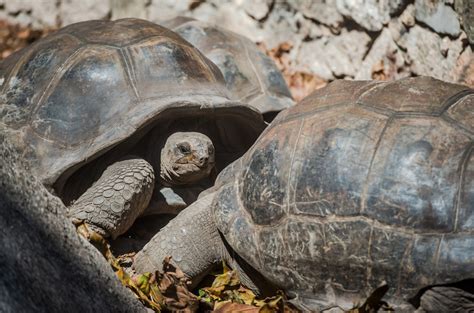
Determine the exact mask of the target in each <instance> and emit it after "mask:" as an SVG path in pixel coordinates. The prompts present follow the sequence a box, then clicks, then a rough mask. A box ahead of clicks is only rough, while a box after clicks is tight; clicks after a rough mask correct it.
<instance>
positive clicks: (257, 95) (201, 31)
mask: <svg viewBox="0 0 474 313" xmlns="http://www.w3.org/2000/svg"><path fill="white" fill-rule="evenodd" d="M164 25H165V26H167V27H169V28H170V29H172V30H173V31H175V32H176V33H178V34H179V35H181V36H182V37H183V38H184V39H186V40H187V41H189V42H190V43H192V44H193V45H194V46H195V47H197V48H198V49H199V51H201V52H202V53H203V54H204V55H205V56H206V57H208V58H209V59H210V60H211V61H212V62H214V64H216V65H217V66H218V67H219V69H220V70H221V72H222V74H223V75H224V79H225V81H226V86H227V88H228V89H229V90H230V91H231V94H232V96H233V99H235V100H239V101H242V102H244V103H248V104H249V105H252V106H254V107H255V108H257V109H258V110H259V111H260V112H262V113H263V114H264V117H265V120H267V121H270V120H272V119H273V118H274V117H275V115H276V114H277V113H278V112H280V111H281V110H283V109H286V108H288V107H290V106H292V105H293V104H294V101H293V99H292V97H291V93H290V91H289V89H288V86H287V85H286V82H285V80H284V79H283V76H282V74H281V72H280V71H279V70H278V68H277V67H276V65H275V63H274V62H273V60H272V59H270V58H269V57H268V56H266V55H265V54H264V53H263V52H261V51H259V49H258V48H257V46H256V45H255V44H254V43H253V42H252V41H250V40H249V39H247V38H246V37H244V36H241V35H239V34H236V33H234V32H231V31H229V30H226V29H223V28H220V27H218V26H215V25H212V24H208V23H205V22H201V21H197V20H194V19H192V18H187V17H177V18H174V19H172V20H170V21H167V22H164Z"/></svg>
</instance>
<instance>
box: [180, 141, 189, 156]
mask: <svg viewBox="0 0 474 313" xmlns="http://www.w3.org/2000/svg"><path fill="white" fill-rule="evenodd" d="M178 150H179V152H181V153H182V154H189V153H191V147H190V146H189V144H188V143H187V142H184V143H180V144H179V145H178Z"/></svg>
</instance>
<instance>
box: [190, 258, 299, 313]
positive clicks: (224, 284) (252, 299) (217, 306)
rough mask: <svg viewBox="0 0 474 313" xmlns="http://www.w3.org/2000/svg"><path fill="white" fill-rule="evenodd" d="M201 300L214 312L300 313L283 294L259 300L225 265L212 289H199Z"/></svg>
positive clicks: (233, 271)
mask: <svg viewBox="0 0 474 313" xmlns="http://www.w3.org/2000/svg"><path fill="white" fill-rule="evenodd" d="M199 298H200V300H201V301H202V302H205V303H207V304H209V305H210V306H211V307H212V308H213V310H214V311H213V312H249V313H250V312H252V313H253V312H255V313H256V312H260V313H274V312H298V311H297V310H295V309H294V308H292V307H291V306H290V305H289V304H288V303H287V302H286V298H285V296H284V294H283V293H282V292H280V293H279V294H277V295H275V296H273V297H270V298H265V299H258V297H257V296H256V295H255V293H254V292H253V291H252V290H250V289H249V288H247V287H245V286H243V285H242V284H241V283H240V279H239V276H238V274H237V272H236V271H235V270H231V269H230V268H228V267H227V266H226V265H225V264H223V272H222V274H218V275H216V277H215V279H214V282H213V283H212V285H211V286H210V287H204V288H201V289H199Z"/></svg>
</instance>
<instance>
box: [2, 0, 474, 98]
mask: <svg viewBox="0 0 474 313" xmlns="http://www.w3.org/2000/svg"><path fill="white" fill-rule="evenodd" d="M176 15H185V16H191V17H195V18H197V19H200V20H203V21H208V22H211V23H215V24H217V25H219V26H223V27H225V28H228V29H230V30H232V31H234V32H237V33H240V34H242V35H245V36H247V37H249V38H250V39H251V40H253V41H254V42H256V43H257V44H259V45H260V46H261V48H262V49H264V50H265V51H266V52H267V53H268V54H269V55H271V56H272V57H273V58H274V59H275V60H276V61H277V63H278V65H279V67H280V68H281V69H282V71H283V72H284V75H285V78H286V79H287V81H288V83H289V85H290V87H291V89H292V92H293V95H294V96H295V98H296V99H297V100H298V99H301V98H302V97H303V96H305V95H306V94H308V93H309V92H310V91H311V90H313V89H314V88H317V87H320V86H323V85H324V84H325V83H326V82H328V81H331V80H334V79H337V78H345V79H396V78H401V77H405V76H415V75H430V76H434V77H436V78H439V79H443V80H446V81H451V82H460V83H464V84H467V85H470V86H473V87H474V58H473V47H474V1H472V0H414V1H413V0H411V1H410V0H327V1H326V0H291V1H290V0H287V1H283V0H201V1H196V0H128V1H127V0H110V1H107V0H103V1H95V0H82V1H73V0H35V1H31V0H0V20H1V21H3V22H0V58H1V57H5V56H7V55H8V54H9V53H11V52H12V51H13V50H15V49H17V48H18V47H21V46H22V45H26V44H28V43H29V42H31V41H34V40H35V39H36V38H38V37H40V36H42V35H43V33H44V32H45V31H47V30H49V29H54V28H57V27H60V26H65V25H68V24H71V23H75V22H79V21H83V20H88V19H117V18H122V17H131V16H133V17H141V18H146V19H148V20H151V21H153V22H160V21H163V20H166V19H169V18H172V17H174V16H176Z"/></svg>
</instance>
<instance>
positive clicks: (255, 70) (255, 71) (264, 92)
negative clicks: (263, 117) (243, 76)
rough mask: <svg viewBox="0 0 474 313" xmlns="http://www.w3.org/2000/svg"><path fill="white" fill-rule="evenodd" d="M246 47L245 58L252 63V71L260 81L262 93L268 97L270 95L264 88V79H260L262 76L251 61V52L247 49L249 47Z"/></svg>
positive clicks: (259, 85)
mask: <svg viewBox="0 0 474 313" xmlns="http://www.w3.org/2000/svg"><path fill="white" fill-rule="evenodd" d="M243 46H244V49H245V56H246V57H247V59H248V60H249V63H250V66H252V70H253V72H254V73H255V76H256V77H257V79H258V87H259V88H260V91H261V92H262V93H263V94H265V95H267V94H268V93H267V92H266V91H265V89H264V88H263V82H262V79H261V78H260V75H259V72H258V71H257V69H256V68H255V64H253V62H252V60H251V59H250V54H249V50H248V49H247V47H246V46H245V45H243Z"/></svg>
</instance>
